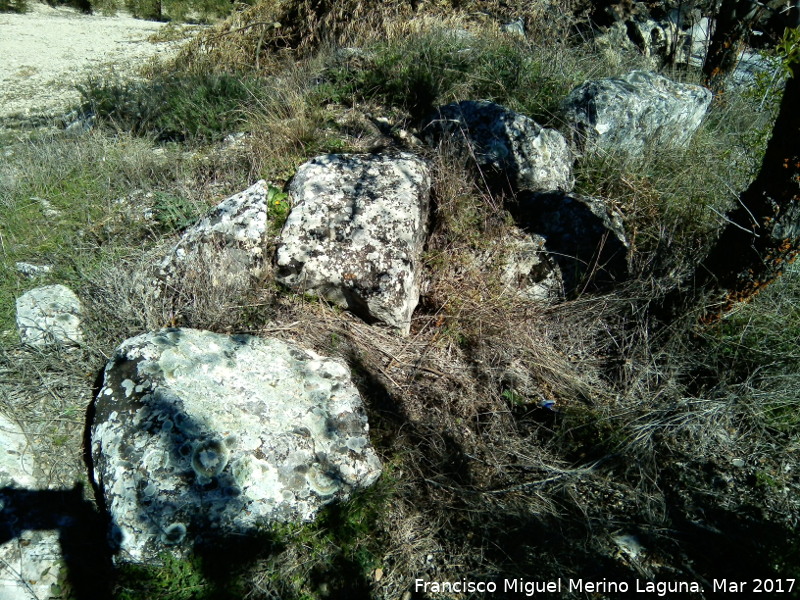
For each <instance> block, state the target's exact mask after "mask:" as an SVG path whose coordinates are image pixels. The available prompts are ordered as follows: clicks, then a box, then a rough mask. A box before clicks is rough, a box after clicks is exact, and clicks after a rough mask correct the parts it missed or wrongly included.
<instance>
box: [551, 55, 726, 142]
mask: <svg viewBox="0 0 800 600" xmlns="http://www.w3.org/2000/svg"><path fill="white" fill-rule="evenodd" d="M710 103H711V92H710V91H709V90H707V89H706V88H704V87H701V86H698V85H690V84H684V83H676V82H674V81H671V80H670V79H667V78H666V77H663V76H661V75H658V74H656V73H652V72H649V71H632V72H631V73H629V74H628V75H626V76H625V77H623V78H621V79H598V80H594V81H587V82H585V83H583V84H581V85H580V86H578V87H577V88H575V89H574V90H573V91H572V92H571V93H570V94H569V96H568V97H567V99H566V100H565V102H564V113H565V118H566V121H567V123H569V124H570V126H571V128H572V132H573V136H574V138H575V140H574V141H575V142H576V144H577V145H578V146H579V147H581V148H584V149H587V150H616V151H620V152H623V153H627V154H629V155H632V156H633V155H639V154H641V153H643V152H644V150H645V149H646V148H648V147H652V146H656V145H661V146H681V145H685V144H687V143H688V142H689V140H690V139H691V138H692V136H693V135H694V133H695V131H697V128H698V127H699V126H700V123H702V121H703V118H704V117H705V114H706V111H707V110H708V107H709V105H710Z"/></svg>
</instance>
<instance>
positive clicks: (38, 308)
mask: <svg viewBox="0 0 800 600" xmlns="http://www.w3.org/2000/svg"><path fill="white" fill-rule="evenodd" d="M81 311H82V307H81V302H80V300H78V297H77V296H76V295H75V292H73V291H72V290H71V289H69V288H68V287H66V286H64V285H60V284H56V285H45V286H42V287H38V288H34V289H32V290H30V291H29V292H26V293H24V294H23V295H22V296H20V297H19V298H17V329H18V331H19V337H20V340H21V341H22V342H23V343H24V344H29V345H31V346H37V347H47V346H62V345H63V346H71V345H77V344H80V343H81V342H82V341H83V333H82V332H81V320H80V314H81Z"/></svg>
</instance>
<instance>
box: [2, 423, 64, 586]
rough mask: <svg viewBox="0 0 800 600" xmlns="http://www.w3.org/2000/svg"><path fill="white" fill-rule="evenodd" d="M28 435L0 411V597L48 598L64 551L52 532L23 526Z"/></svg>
mask: <svg viewBox="0 0 800 600" xmlns="http://www.w3.org/2000/svg"><path fill="white" fill-rule="evenodd" d="M33 469H34V462H33V456H32V455H31V451H30V447H29V444H28V439H27V437H26V436H25V434H24V433H23V432H22V431H21V430H20V428H19V427H18V426H17V425H16V424H14V423H12V422H11V421H9V420H8V419H7V418H6V417H5V416H3V415H2V414H0V599H2V600H39V599H42V598H50V596H51V586H52V585H55V584H56V583H57V581H58V574H59V571H60V560H61V553H60V550H59V544H58V535H57V534H56V533H55V532H53V531H31V530H25V529H24V525H26V524H29V515H27V514H24V513H22V512H20V511H24V510H25V508H26V507H25V506H19V505H20V504H24V503H21V502H19V501H18V500H19V498H20V497H22V496H25V495H26V494H28V493H30V490H31V489H32V488H33V487H35V481H34V476H33Z"/></svg>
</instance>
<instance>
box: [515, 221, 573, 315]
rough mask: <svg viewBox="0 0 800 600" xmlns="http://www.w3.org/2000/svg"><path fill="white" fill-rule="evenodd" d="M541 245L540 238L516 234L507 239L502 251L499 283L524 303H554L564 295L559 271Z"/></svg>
mask: <svg viewBox="0 0 800 600" xmlns="http://www.w3.org/2000/svg"><path fill="white" fill-rule="evenodd" d="M545 242H546V240H545V238H544V237H542V236H541V235H536V234H522V232H520V235H515V236H514V237H513V238H512V239H510V240H508V247H507V249H506V252H504V256H503V266H502V270H501V274H500V276H501V278H502V281H503V283H504V284H506V285H507V286H509V287H510V288H511V289H512V290H514V292H515V293H516V294H517V295H519V296H521V297H523V298H526V299H528V300H555V299H559V298H562V297H563V296H564V282H563V279H562V276H561V269H560V268H559V266H558V263H557V262H556V261H555V260H553V258H552V257H551V256H550V255H549V254H548V252H547V248H546V247H545Z"/></svg>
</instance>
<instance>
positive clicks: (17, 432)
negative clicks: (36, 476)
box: [0, 414, 34, 488]
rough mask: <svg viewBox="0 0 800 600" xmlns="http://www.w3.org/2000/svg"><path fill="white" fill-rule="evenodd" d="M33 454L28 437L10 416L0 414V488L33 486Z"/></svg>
mask: <svg viewBox="0 0 800 600" xmlns="http://www.w3.org/2000/svg"><path fill="white" fill-rule="evenodd" d="M33 481H34V480H33V455H32V453H31V451H30V448H29V445H28V438H27V437H25V434H24V433H23V432H22V430H21V429H20V428H19V427H18V426H17V425H16V424H15V423H13V422H12V421H10V420H9V419H8V418H6V417H5V416H3V415H2V414H0V488H2V487H5V486H7V485H17V486H20V487H25V488H30V487H32V486H33Z"/></svg>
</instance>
